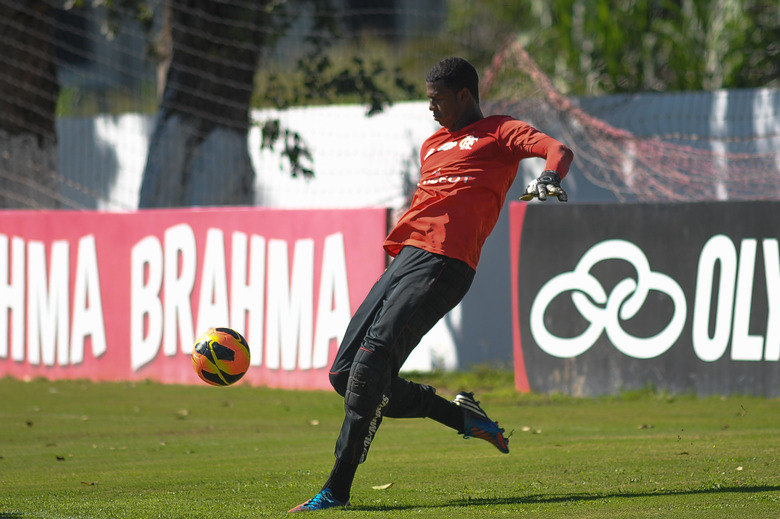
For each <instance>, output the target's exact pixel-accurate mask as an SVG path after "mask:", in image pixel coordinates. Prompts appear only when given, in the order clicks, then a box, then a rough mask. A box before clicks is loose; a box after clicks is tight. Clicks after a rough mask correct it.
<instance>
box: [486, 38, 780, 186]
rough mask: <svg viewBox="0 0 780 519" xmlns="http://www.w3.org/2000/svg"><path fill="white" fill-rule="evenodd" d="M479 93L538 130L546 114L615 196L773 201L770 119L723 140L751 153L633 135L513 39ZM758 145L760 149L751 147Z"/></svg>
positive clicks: (776, 157) (778, 178) (704, 138)
mask: <svg viewBox="0 0 780 519" xmlns="http://www.w3.org/2000/svg"><path fill="white" fill-rule="evenodd" d="M528 81H530V83H531V84H530V85H527V84H524V82H525V83H527V82H528ZM482 90H483V92H490V95H491V98H493V99H495V101H493V103H494V105H493V106H492V107H491V108H494V109H495V110H496V111H501V112H504V113H509V114H511V115H513V116H515V117H517V118H519V119H523V120H526V121H529V122H532V123H534V124H537V125H540V126H542V122H544V123H545V124H544V126H543V127H545V128H547V127H548V125H550V124H551V119H554V120H555V121H554V123H553V124H554V125H555V126H556V127H560V128H562V131H563V132H564V133H565V135H563V136H561V140H564V141H565V142H566V143H567V144H568V145H569V146H571V147H572V148H573V149H574V150H575V153H576V159H575V164H576V165H577V166H578V167H579V169H580V170H581V171H582V172H583V173H584V174H585V175H586V176H587V177H588V178H589V179H590V180H591V181H592V182H594V183H595V184H597V185H600V186H603V187H605V188H607V189H610V190H611V191H612V192H614V193H615V195H616V196H617V197H618V199H620V200H626V199H637V200H641V201H660V200H669V201H672V200H681V201H682V200H724V199H734V200H757V199H761V200H777V199H780V149H778V148H777V146H776V145H773V144H772V143H775V144H776V143H777V140H778V135H777V133H776V132H777V128H776V127H777V122H776V117H775V123H774V125H773V126H774V127H775V128H774V132H775V133H774V134H772V133H770V134H767V133H763V134H761V135H752V136H741V137H739V138H732V139H731V141H739V142H738V144H739V147H740V148H741V149H745V150H751V151H746V152H732V151H729V144H732V143H730V142H729V138H728V137H726V138H724V137H722V136H717V137H713V136H708V135H704V134H698V135H677V134H672V135H664V136H649V137H648V136H638V135H635V134H634V133H632V132H629V131H626V130H624V129H621V128H616V127H615V126H612V125H611V124H609V123H607V122H606V121H604V120H602V119H599V118H596V117H593V116H592V115H589V114H588V113H586V112H585V111H583V110H582V109H581V108H580V107H579V106H578V105H577V104H575V102H573V101H572V100H571V99H569V98H567V97H566V96H564V95H562V94H561V93H560V92H559V90H558V89H557V88H555V86H554V85H553V82H552V81H551V80H550V78H549V77H548V76H547V75H546V74H545V73H544V72H542V70H541V69H540V68H539V67H538V65H537V64H536V63H535V62H534V60H533V59H532V58H531V57H530V56H529V55H528V53H527V52H526V51H525V49H523V47H522V46H521V45H520V43H519V42H518V41H517V40H512V41H510V42H508V43H507V44H506V45H505V46H504V48H503V49H502V50H501V51H500V52H498V53H497V54H496V55H495V56H494V58H493V62H492V64H491V66H490V68H489V69H488V70H487V72H486V73H485V75H484V78H483V86H482ZM665 139H673V140H677V141H689V142H692V143H694V144H695V145H694V144H691V145H688V144H680V143H679V142H677V143H675V142H669V141H668V140H665ZM751 140H755V141H761V146H759V145H751V142H750V141H751ZM767 143H768V144H767ZM754 144H756V143H754ZM762 147H763V148H765V149H768V151H767V152H760V151H756V150H760V149H761V148H762Z"/></svg>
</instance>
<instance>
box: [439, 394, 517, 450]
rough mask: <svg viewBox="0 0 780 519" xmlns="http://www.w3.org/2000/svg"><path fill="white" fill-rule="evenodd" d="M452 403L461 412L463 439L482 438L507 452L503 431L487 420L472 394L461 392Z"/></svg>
mask: <svg viewBox="0 0 780 519" xmlns="http://www.w3.org/2000/svg"><path fill="white" fill-rule="evenodd" d="M452 401H453V402H454V403H455V404H456V405H458V406H460V408H461V409H462V410H463V437H464V438H472V437H474V438H482V439H483V440H486V441H489V442H490V443H492V444H493V445H494V446H495V447H496V449H498V450H500V451H501V452H503V453H504V454H507V453H508V452H509V439H507V438H505V437H504V430H503V429H502V428H500V427H499V426H498V423H497V422H494V421H493V420H491V419H490V418H488V415H487V413H486V412H485V411H484V410H483V409H482V408H481V407H480V406H479V402H477V401H476V400H474V393H467V392H465V391H461V392H460V393H458V395H457V396H456V397H455V398H454V399H453V400H452Z"/></svg>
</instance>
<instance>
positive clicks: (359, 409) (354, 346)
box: [330, 246, 475, 465]
mask: <svg viewBox="0 0 780 519" xmlns="http://www.w3.org/2000/svg"><path fill="white" fill-rule="evenodd" d="M474 274H475V272H474V270H473V269H472V268H471V267H469V266H468V265H467V264H466V263H464V262H462V261H460V260H457V259H453V258H448V257H446V256H441V255H438V254H433V253H430V252H427V251H424V250H421V249H418V248H415V247H408V246H407V247H404V248H403V249H402V250H401V252H400V253H399V254H398V256H397V257H396V258H395V260H393V262H392V263H391V264H390V266H389V267H388V269H387V270H386V271H385V272H384V274H382V277H380V278H379V280H378V281H377V282H376V283H375V284H374V286H373V288H372V289H371V291H370V292H369V294H368V296H366V299H365V300H364V301H363V303H362V304H361V305H360V308H358V310H357V312H356V313H355V315H354V316H353V317H352V320H351V321H350V323H349V326H348V327H347V331H346V333H345V335H344V340H343V342H342V343H341V346H340V348H339V351H338V354H337V355H336V360H335V361H334V362H333V367H332V368H331V370H330V381H331V384H332V385H333V387H334V388H335V389H336V391H337V392H338V393H339V394H341V395H342V396H344V411H345V417H344V423H343V425H342V428H341V433H340V435H339V439H338V441H337V443H336V458H337V459H339V460H342V461H345V462H347V463H350V464H353V465H355V464H358V463H362V462H363V461H364V460H365V458H366V455H367V454H368V449H369V447H370V446H371V441H372V440H373V438H374V434H375V433H376V430H377V428H378V427H379V424H380V423H381V421H382V417H383V416H388V417H391V418H421V417H425V416H428V410H429V408H430V403H431V401H432V399H433V397H434V396H435V394H436V390H435V389H434V388H432V387H430V386H425V385H422V384H416V383H414V382H409V381H407V380H404V379H402V378H400V377H399V376H398V372H399V370H400V369H401V366H402V365H403V363H404V361H406V358H407V357H408V356H409V354H410V353H411V352H412V350H413V349H414V347H415V346H417V344H418V343H419V342H420V339H421V338H422V336H423V335H425V334H426V333H427V332H428V331H429V330H430V329H431V328H432V327H433V325H435V324H436V323H437V322H438V321H439V319H441V318H442V317H444V315H445V314H446V313H447V312H449V311H450V310H451V309H452V308H454V307H455V306H456V305H457V304H458V303H459V302H460V300H461V299H463V296H464V295H466V292H467V291H468V289H469V287H470V286H471V282H472V280H473V279H474Z"/></svg>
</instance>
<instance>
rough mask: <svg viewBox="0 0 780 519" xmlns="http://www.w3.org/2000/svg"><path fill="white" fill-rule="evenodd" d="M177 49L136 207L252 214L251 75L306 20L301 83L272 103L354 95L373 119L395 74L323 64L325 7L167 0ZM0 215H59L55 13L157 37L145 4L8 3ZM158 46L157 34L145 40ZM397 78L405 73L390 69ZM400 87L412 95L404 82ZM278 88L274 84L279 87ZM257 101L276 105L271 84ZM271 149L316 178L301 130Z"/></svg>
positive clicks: (327, 25)
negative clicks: (13, 211) (138, 27)
mask: <svg viewBox="0 0 780 519" xmlns="http://www.w3.org/2000/svg"><path fill="white" fill-rule="evenodd" d="M161 5H163V6H164V9H165V13H166V21H167V23H166V24H165V27H166V28H167V30H168V33H169V34H168V36H169V41H170V42H171V45H170V54H169V56H168V57H169V59H168V60H167V62H166V63H167V65H168V68H167V73H166V74H165V77H166V80H165V89H164V92H163V95H162V100H161V102H160V106H159V112H158V117H157V122H156V126H155V129H154V132H153V135H152V139H151V142H150V147H149V153H148V157H147V161H146V167H145V170H144V178H143V185H142V189H141V198H140V203H139V205H140V206H141V207H161V206H166V207H171V206H186V205H246V204H251V203H252V202H253V201H254V171H253V168H252V164H251V162H250V159H249V153H248V150H247V134H248V131H249V128H250V125H251V124H252V122H251V121H250V117H249V114H250V105H251V102H252V96H253V91H254V77H255V72H256V70H257V67H258V66H259V64H260V62H261V58H262V57H263V56H265V55H267V54H268V53H269V51H270V49H272V48H273V46H274V44H275V43H276V42H277V40H278V39H279V37H280V36H282V35H283V34H285V32H286V31H287V30H288V29H289V27H290V25H291V24H292V23H293V22H297V21H298V18H299V17H300V15H301V13H305V14H307V19H309V20H311V23H310V30H309V35H308V36H307V37H306V41H305V42H304V43H305V48H306V52H305V53H304V54H303V56H302V57H301V59H300V60H298V61H297V63H296V64H295V65H294V67H292V68H295V69H297V70H299V71H301V72H302V73H303V76H304V81H303V84H301V85H295V87H294V88H292V89H287V91H286V92H285V93H284V94H285V95H284V96H279V97H278V99H276V105H277V106H278V107H284V106H286V104H287V103H289V102H294V101H295V100H296V99H300V98H301V97H306V98H311V97H318V98H321V99H328V98H329V96H331V95H332V94H334V93H342V94H343V93H344V92H354V93H356V94H357V95H358V97H359V99H361V100H362V101H364V102H366V103H368V104H369V106H370V108H369V112H376V111H378V110H381V109H382V107H383V106H384V105H385V104H387V103H388V102H389V99H390V98H389V96H388V94H387V93H386V92H385V91H384V90H383V88H381V87H380V86H379V84H378V83H377V82H376V81H375V80H374V76H375V75H389V74H391V72H390V71H387V70H385V68H384V67H383V66H382V65H381V64H378V63H373V64H371V65H369V64H366V63H364V62H363V61H361V60H357V59H356V60H355V61H354V62H353V66H352V67H351V68H343V69H338V68H336V67H334V66H333V64H332V63H331V62H330V61H329V59H328V58H327V55H326V53H325V50H326V49H327V47H328V45H329V42H331V41H333V40H334V39H335V38H336V37H337V36H338V30H339V22H338V18H337V16H336V11H335V10H334V9H333V7H332V6H331V5H330V2H329V0H288V1H284V0H260V1H257V2H247V1H243V0H237V1H224V0H166V1H165V2H163V3H162V4H161ZM0 6H2V7H3V16H2V17H0V28H2V33H1V34H0V59H1V60H3V61H2V63H3V65H4V66H2V67H0V206H2V207H51V208H53V207H58V206H59V205H61V204H62V203H66V202H67V200H65V199H64V198H63V197H61V196H60V195H59V193H58V187H59V179H58V177H57V171H56V132H55V112H56V106H57V99H58V94H59V84H58V82H57V77H56V58H55V56H56V50H57V49H56V46H55V41H56V38H55V36H54V27H55V21H54V16H55V12H56V10H57V9H58V8H65V9H70V8H78V9H87V8H90V7H92V8H94V7H101V8H103V12H104V14H105V17H106V18H105V24H104V25H105V27H106V28H107V33H108V35H109V36H110V35H111V34H112V33H115V32H116V31H119V30H121V29H120V28H121V20H122V18H123V17H125V16H126V15H127V13H128V12H131V13H133V15H134V17H135V18H136V19H138V20H139V21H140V22H141V23H142V26H143V27H145V28H146V29H147V31H151V28H152V25H153V13H151V12H150V11H149V10H148V6H147V3H146V2H144V1H142V0H92V1H91V2H88V1H87V0H72V1H69V2H67V3H65V2H63V0H32V1H29V2H23V1H21V0H0ZM149 35H150V37H151V33H149ZM394 73H395V74H396V76H398V71H397V70H396V71H394ZM396 84H397V86H398V87H399V88H403V89H406V90H411V87H410V86H409V85H407V84H405V83H404V82H403V81H402V80H400V79H398V77H396ZM277 87H278V85H277ZM261 95H268V96H275V95H276V93H275V92H273V85H272V86H271V90H270V91H269V92H266V93H263V94H261ZM263 135H264V141H265V144H266V145H269V146H270V145H272V144H273V143H275V142H279V141H282V142H283V153H284V154H286V155H287V156H288V157H289V158H290V160H291V163H292V166H293V171H292V173H293V174H294V175H297V174H303V175H309V174H312V171H311V169H310V168H308V167H306V165H305V164H304V163H303V159H304V158H305V157H306V154H307V153H308V151H307V149H306V145H305V143H304V142H303V141H302V139H301V138H300V136H299V135H298V134H296V133H295V132H292V131H290V130H288V129H285V128H283V127H282V126H281V125H279V122H278V121H266V122H265V124H264V128H263Z"/></svg>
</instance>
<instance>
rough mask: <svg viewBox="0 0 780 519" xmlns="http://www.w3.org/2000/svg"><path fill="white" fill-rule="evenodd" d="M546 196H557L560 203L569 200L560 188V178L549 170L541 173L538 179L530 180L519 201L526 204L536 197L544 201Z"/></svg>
mask: <svg viewBox="0 0 780 519" xmlns="http://www.w3.org/2000/svg"><path fill="white" fill-rule="evenodd" d="M547 195H551V196H557V197H558V200H559V201H561V202H566V201H567V200H568V199H569V197H568V195H567V194H566V191H564V190H563V188H562V187H561V176H560V175H559V174H558V173H557V172H555V171H553V170H551V169H548V170H546V171H543V172H542V174H541V176H540V177H539V178H537V179H536V180H532V181H531V183H530V184H528V187H526V188H525V193H524V194H523V195H522V196H521V197H520V200H525V201H526V202H527V201H529V200H533V199H534V197H536V198H538V199H539V200H542V201H545V200H547Z"/></svg>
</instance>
